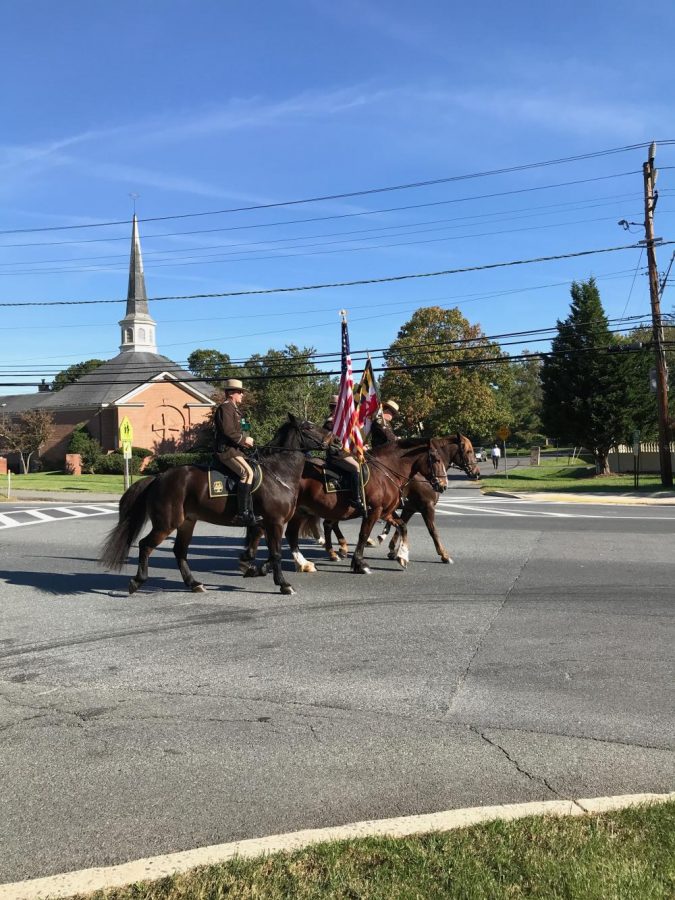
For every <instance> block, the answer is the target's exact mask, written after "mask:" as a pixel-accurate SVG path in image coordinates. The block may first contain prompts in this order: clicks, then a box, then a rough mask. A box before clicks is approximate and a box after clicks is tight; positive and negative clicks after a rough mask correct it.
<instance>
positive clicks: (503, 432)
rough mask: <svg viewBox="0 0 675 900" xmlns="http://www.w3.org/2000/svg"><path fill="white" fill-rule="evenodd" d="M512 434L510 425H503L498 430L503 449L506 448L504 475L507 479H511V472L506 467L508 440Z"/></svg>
mask: <svg viewBox="0 0 675 900" xmlns="http://www.w3.org/2000/svg"><path fill="white" fill-rule="evenodd" d="M510 434H511V429H510V428H509V426H508V425H502V427H501V428H499V429H498V430H497V437H498V438H499V439H500V440H501V442H502V447H503V448H504V475H505V476H506V478H508V477H509V470H508V468H507V466H506V439H507V437H508V436H509V435H510Z"/></svg>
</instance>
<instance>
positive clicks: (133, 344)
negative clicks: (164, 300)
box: [119, 213, 157, 353]
mask: <svg viewBox="0 0 675 900" xmlns="http://www.w3.org/2000/svg"><path fill="white" fill-rule="evenodd" d="M119 324H120V328H121V330H122V343H121V344H120V350H122V351H127V350H129V351H134V350H135V351H145V352H146V353H157V342H156V339H155V328H156V323H155V320H154V319H153V318H151V316H150V312H149V311H148V296H147V294H146V293H145V276H144V275H143V257H142V256H141V241H140V238H139V236H138V219H137V218H136V214H135V213H134V220H133V225H132V229H131V259H130V260H129V289H128V291H127V313H126V315H125V317H124V318H123V319H122V320H121V321H120V323H119Z"/></svg>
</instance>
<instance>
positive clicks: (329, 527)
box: [323, 519, 338, 562]
mask: <svg viewBox="0 0 675 900" xmlns="http://www.w3.org/2000/svg"><path fill="white" fill-rule="evenodd" d="M333 526H334V523H333V522H331V521H329V520H328V519H324V520H323V536H324V545H323V547H324V550H325V551H326V553H327V554H328V559H329V560H330V561H331V562H337V560H338V555H337V553H336V552H335V550H333V541H332V539H331V534H332V533H333Z"/></svg>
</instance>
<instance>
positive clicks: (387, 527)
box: [377, 522, 396, 550]
mask: <svg viewBox="0 0 675 900" xmlns="http://www.w3.org/2000/svg"><path fill="white" fill-rule="evenodd" d="M390 531H391V522H385V523H384V528H383V529H382V531H381V532H380V533H379V534H378V536H377V543H378V544H383V543H384V539H385V538H386V536H387V535H388V534H389V532H390ZM395 537H396V535H394V538H395ZM394 538H392V541H393V540H394ZM389 549H390V550H391V544H390V545H389Z"/></svg>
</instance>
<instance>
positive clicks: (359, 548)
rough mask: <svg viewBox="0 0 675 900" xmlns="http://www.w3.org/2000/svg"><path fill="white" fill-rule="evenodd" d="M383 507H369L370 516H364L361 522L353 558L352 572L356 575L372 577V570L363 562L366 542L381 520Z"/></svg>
mask: <svg viewBox="0 0 675 900" xmlns="http://www.w3.org/2000/svg"><path fill="white" fill-rule="evenodd" d="M381 513H382V507H381V506H376V507H369V509H368V514H367V515H366V516H364V518H363V520H362V522H361V530H360V531H359V540H358V542H357V544H356V549H355V550H354V555H353V556H352V572H354V573H355V574H356V575H370V574H371V571H370V568H369V567H368V566H367V565H366V564H365V563H364V561H363V552H364V550H365V548H366V541H367V540H368V536H369V535H370V532H371V531H372V530H373V528H374V527H375V523H376V522H377V520H378V519H379V518H380V515H381Z"/></svg>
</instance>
